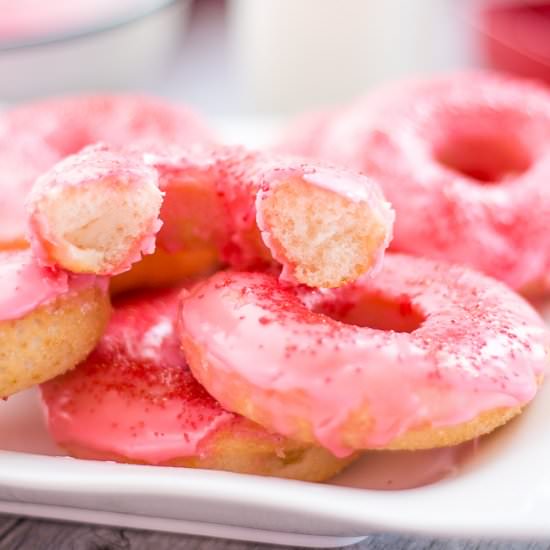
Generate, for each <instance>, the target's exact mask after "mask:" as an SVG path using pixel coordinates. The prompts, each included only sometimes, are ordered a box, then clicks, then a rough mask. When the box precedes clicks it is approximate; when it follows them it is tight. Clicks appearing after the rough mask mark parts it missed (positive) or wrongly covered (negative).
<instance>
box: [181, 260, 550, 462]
mask: <svg viewBox="0 0 550 550" xmlns="http://www.w3.org/2000/svg"><path fill="white" fill-rule="evenodd" d="M179 330H180V334H181V339H182V346H183V349H184V351H185V354H186V358H187V360H188V363H189V366H190V368H191V370H192V372H193V373H194V375H195V376H196V378H197V379H198V380H199V382H201V383H202V384H203V385H204V387H205V388H206V390H207V391H208V392H209V393H210V394H211V395H213V396H214V397H215V398H216V399H218V400H219V401H220V403H221V404H222V405H223V406H224V407H226V408H227V409H228V410H232V411H235V412H238V413H240V414H243V415H245V416H246V417H247V418H250V419H251V420H253V421H255V422H258V423H259V424H261V425H263V426H264V427H266V428H267V429H270V430H274V431H276V432H277V433H281V434H283V435H285V436H287V437H290V438H292V439H295V440H297V441H304V442H310V443H314V442H315V443H318V444H321V445H323V446H324V447H325V448H327V449H329V450H330V451H331V452H333V453H334V454H335V455H337V456H346V455H348V454H349V453H351V452H352V451H354V450H356V449H371V448H378V449H380V448H385V449H411V450H412V449H427V448H432V447H438V446H447V445H454V444H457V443H460V442H462V441H465V440H468V439H471V438H474V437H478V436H480V435H482V434H485V433H488V432H490V431H491V430H493V429H495V428H496V427H498V426H500V425H501V424H503V423H505V422H506V421H508V420H509V419H510V418H511V417H513V416H514V415H516V414H518V413H519V412H520V411H521V409H522V407H524V406H525V405H526V404H527V403H528V402H529V401H530V400H531V399H532V398H533V397H534V396H535V393H536V391H537V387H538V383H540V381H541V380H542V377H543V373H544V369H545V368H546V367H547V365H548V357H547V348H548V345H549V343H550V338H549V335H548V331H547V329H546V327H545V325H544V322H543V320H542V319H541V318H540V317H539V316H538V314H537V313H536V312H535V311H534V310H533V309H532V308H531V306H530V305H529V304H528V303H527V302H525V301H524V300H523V299H522V298H521V297H519V296H518V295H516V294H515V293H514V292H513V291H511V290H509V289H508V288H507V287H506V286H505V285H504V284H502V283H499V282H497V281H495V280H493V279H490V278H488V277H486V276H484V275H481V274H478V273H476V272H475V271H470V270H469V269H468V268H464V267H460V266H451V265H449V264H444V263H436V262H434V261H431V260H425V259H421V258H414V257H408V256H404V255H393V254H389V255H386V258H385V260H384V266H383V268H382V270H381V271H380V273H379V274H378V275H377V276H376V277H375V278H373V279H365V278H363V279H362V280H361V281H360V282H357V283H355V284H354V285H348V286H347V287H342V288H341V289H334V290H325V291H313V290H309V291H308V292H303V291H297V290H296V289H293V288H291V287H286V288H285V287H283V286H281V284H280V283H279V282H278V281H277V280H276V279H275V278H274V277H272V276H271V275H269V274H264V273H260V272H258V273H246V272H240V273H239V272H219V273H217V274H215V275H213V276H212V277H210V278H209V279H207V280H205V281H203V282H200V283H198V284H197V285H196V286H195V287H193V289H192V290H191V291H190V292H189V293H188V294H187V296H186V297H185V298H184V299H183V300H182V305H181V311H180V329H179Z"/></svg>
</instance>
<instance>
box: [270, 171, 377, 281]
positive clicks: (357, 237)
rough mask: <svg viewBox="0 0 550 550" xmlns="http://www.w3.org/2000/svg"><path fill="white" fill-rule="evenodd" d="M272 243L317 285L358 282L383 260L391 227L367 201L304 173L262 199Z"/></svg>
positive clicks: (298, 275)
mask: <svg viewBox="0 0 550 550" xmlns="http://www.w3.org/2000/svg"><path fill="white" fill-rule="evenodd" d="M261 209H262V215H263V217H264V220H265V223H266V226H267V227H268V230H269V233H270V241H271V242H270V244H271V248H275V252H278V253H279V254H280V255H281V256H282V257H284V258H285V259H286V260H287V261H288V262H290V263H292V264H294V265H295V272H294V275H295V278H296V279H297V280H299V281H300V282H302V283H304V284H307V285H308V286H311V287H326V288H330V287H336V286H340V285H342V284H345V283H346V282H348V281H353V280H355V279H357V278H358V277H359V276H361V275H362V274H364V273H365V272H367V271H368V270H369V269H371V268H372V267H373V266H374V265H375V264H376V262H377V260H378V258H379V255H380V251H381V250H383V248H384V242H385V240H386V239H387V228H386V225H385V224H384V222H383V220H382V219H381V218H380V217H379V215H378V214H377V213H376V212H373V211H372V210H371V209H370V208H368V206H367V205H366V203H365V202H355V201H353V200H351V199H349V198H347V197H345V196H342V195H340V194H337V193H335V192H332V191H330V190H327V189H323V188H321V187H318V186H316V185H313V184H310V183H308V182H307V181H305V180H303V179H300V178H291V179H288V180H286V181H283V182H279V183H277V185H276V186H274V188H273V190H272V191H271V192H270V193H269V195H267V196H266V198H265V199H264V200H263V201H262V204H261Z"/></svg>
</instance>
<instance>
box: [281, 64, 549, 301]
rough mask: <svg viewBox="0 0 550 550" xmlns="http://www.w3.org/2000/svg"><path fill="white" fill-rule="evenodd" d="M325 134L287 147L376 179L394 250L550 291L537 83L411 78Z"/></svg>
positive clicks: (545, 144)
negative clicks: (390, 210)
mask: <svg viewBox="0 0 550 550" xmlns="http://www.w3.org/2000/svg"><path fill="white" fill-rule="evenodd" d="M307 131H308V129H307V128H305V129H304V132H306V133H307ZM322 133H323V137H322V139H321V138H319V137H318V136H317V137H316V138H315V142H313V143H312V142H311V141H307V140H306V139H305V138H303V137H302V138H301V140H300V141H301V144H300V143H298V144H296V143H291V142H289V144H288V147H287V149H291V150H292V151H294V152H300V153H304V154H309V155H311V156H314V157H318V158H322V159H326V160H329V161H332V162H336V163H339V164H342V165H344V166H346V167H349V168H352V169H357V170H360V171H364V172H365V173H367V174H369V175H372V176H373V177H374V178H375V179H377V180H378V181H379V182H380V184H381V186H382V189H383V191H384V193H385V195H386V196H387V198H388V199H389V201H390V202H391V203H392V204H393V206H394V208H395V210H396V214H397V219H396V225H395V236H394V239H393V241H392V249H393V250H396V251H402V252H407V253H411V254H416V255H422V256H426V257H431V258H435V259H444V260H448V261H452V262H457V263H462V264H465V265H469V266H471V267H474V268H476V269H478V270H480V271H483V272H485V273H487V274H489V275H492V276H494V277H495V278H497V279H500V280H502V281H504V282H506V283H508V285H510V286H511V287H512V288H514V289H516V290H520V291H522V292H526V293H529V292H532V291H536V290H539V291H540V290H546V289H548V285H549V283H550V280H548V275H547V274H548V272H549V271H550V232H549V231H548V227H547V222H546V220H547V219H548V216H549V214H550V191H549V190H548V186H547V184H546V182H547V179H548V174H550V93H549V92H548V91H547V90H546V88H544V87H542V86H540V85H537V84H535V83H532V82H529V81H525V80H520V79H516V78H511V77H507V76H501V75H497V74H490V73H474V74H458V75H451V76H445V77H437V78H435V79H432V80H426V81H420V82H417V83H410V82H409V83H406V84H405V85H404V86H403V87H402V89H401V91H399V89H398V87H397V86H392V87H391V88H390V89H389V91H388V92H387V93H380V92H377V93H375V94H374V96H370V97H366V98H364V99H363V100H360V101H358V102H356V103H355V104H353V105H350V106H348V108H345V109H342V110H340V111H339V112H338V113H337V114H336V115H335V116H333V117H332V118H331V120H330V122H328V123H325V124H324V126H323V130H322Z"/></svg>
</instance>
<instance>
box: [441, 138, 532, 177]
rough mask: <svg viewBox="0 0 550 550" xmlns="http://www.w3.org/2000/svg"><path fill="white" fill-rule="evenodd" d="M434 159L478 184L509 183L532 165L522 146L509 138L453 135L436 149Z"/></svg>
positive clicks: (517, 141)
mask: <svg viewBox="0 0 550 550" xmlns="http://www.w3.org/2000/svg"><path fill="white" fill-rule="evenodd" d="M435 158H436V160H437V161H438V162H439V163H440V164H442V165H443V166H444V167H445V168H447V169H449V170H452V171H453V172H456V173H458V174H460V175H461V176H464V177H466V178H468V179H470V180H473V181H475V182H476V183H478V184H481V185H491V184H497V183H500V182H503V181H506V180H510V179H512V178H515V177H517V176H519V175H521V174H523V173H524V172H526V171H527V170H528V169H529V167H530V166H531V158H530V156H529V154H528V152H527V150H526V148H525V146H524V145H523V144H522V143H520V142H519V140H517V139H515V138H514V137H513V136H510V135H455V136H453V137H451V138H450V139H449V140H447V141H446V142H445V143H444V144H443V145H442V146H440V147H439V148H437V149H436V151H435Z"/></svg>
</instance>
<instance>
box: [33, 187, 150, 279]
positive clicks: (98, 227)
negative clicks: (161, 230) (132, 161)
mask: <svg viewBox="0 0 550 550" xmlns="http://www.w3.org/2000/svg"><path fill="white" fill-rule="evenodd" d="M152 191H153V192H152ZM155 191H157V190H156V189H152V188H150V187H148V186H139V185H124V184H121V182H117V181H113V179H112V178H104V179H103V180H99V181H96V182H94V185H90V186H86V187H78V188H74V187H71V188H66V189H64V190H62V191H61V192H60V193H58V194H56V195H55V196H54V197H52V199H51V200H50V199H49V198H45V199H44V201H43V202H42V204H41V209H42V214H43V215H44V216H45V217H46V218H47V219H48V224H49V229H50V238H51V240H52V242H55V243H56V246H55V249H51V250H50V251H51V252H52V255H53V256H54V257H55V259H56V261H57V262H58V263H59V264H60V265H62V266H64V267H65V268H66V269H71V270H72V271H75V272H87V271H90V272H97V271H109V270H110V269H113V268H115V267H116V266H118V265H120V264H121V263H123V262H124V259H125V258H126V257H127V256H128V251H129V249H132V247H133V246H134V245H133V243H135V242H136V241H138V240H140V238H141V236H142V235H143V234H145V233H147V232H148V231H150V225H151V220H154V219H155V218H156V217H157V215H158V211H159V207H160V193H159V194H158V198H157V193H155Z"/></svg>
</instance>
